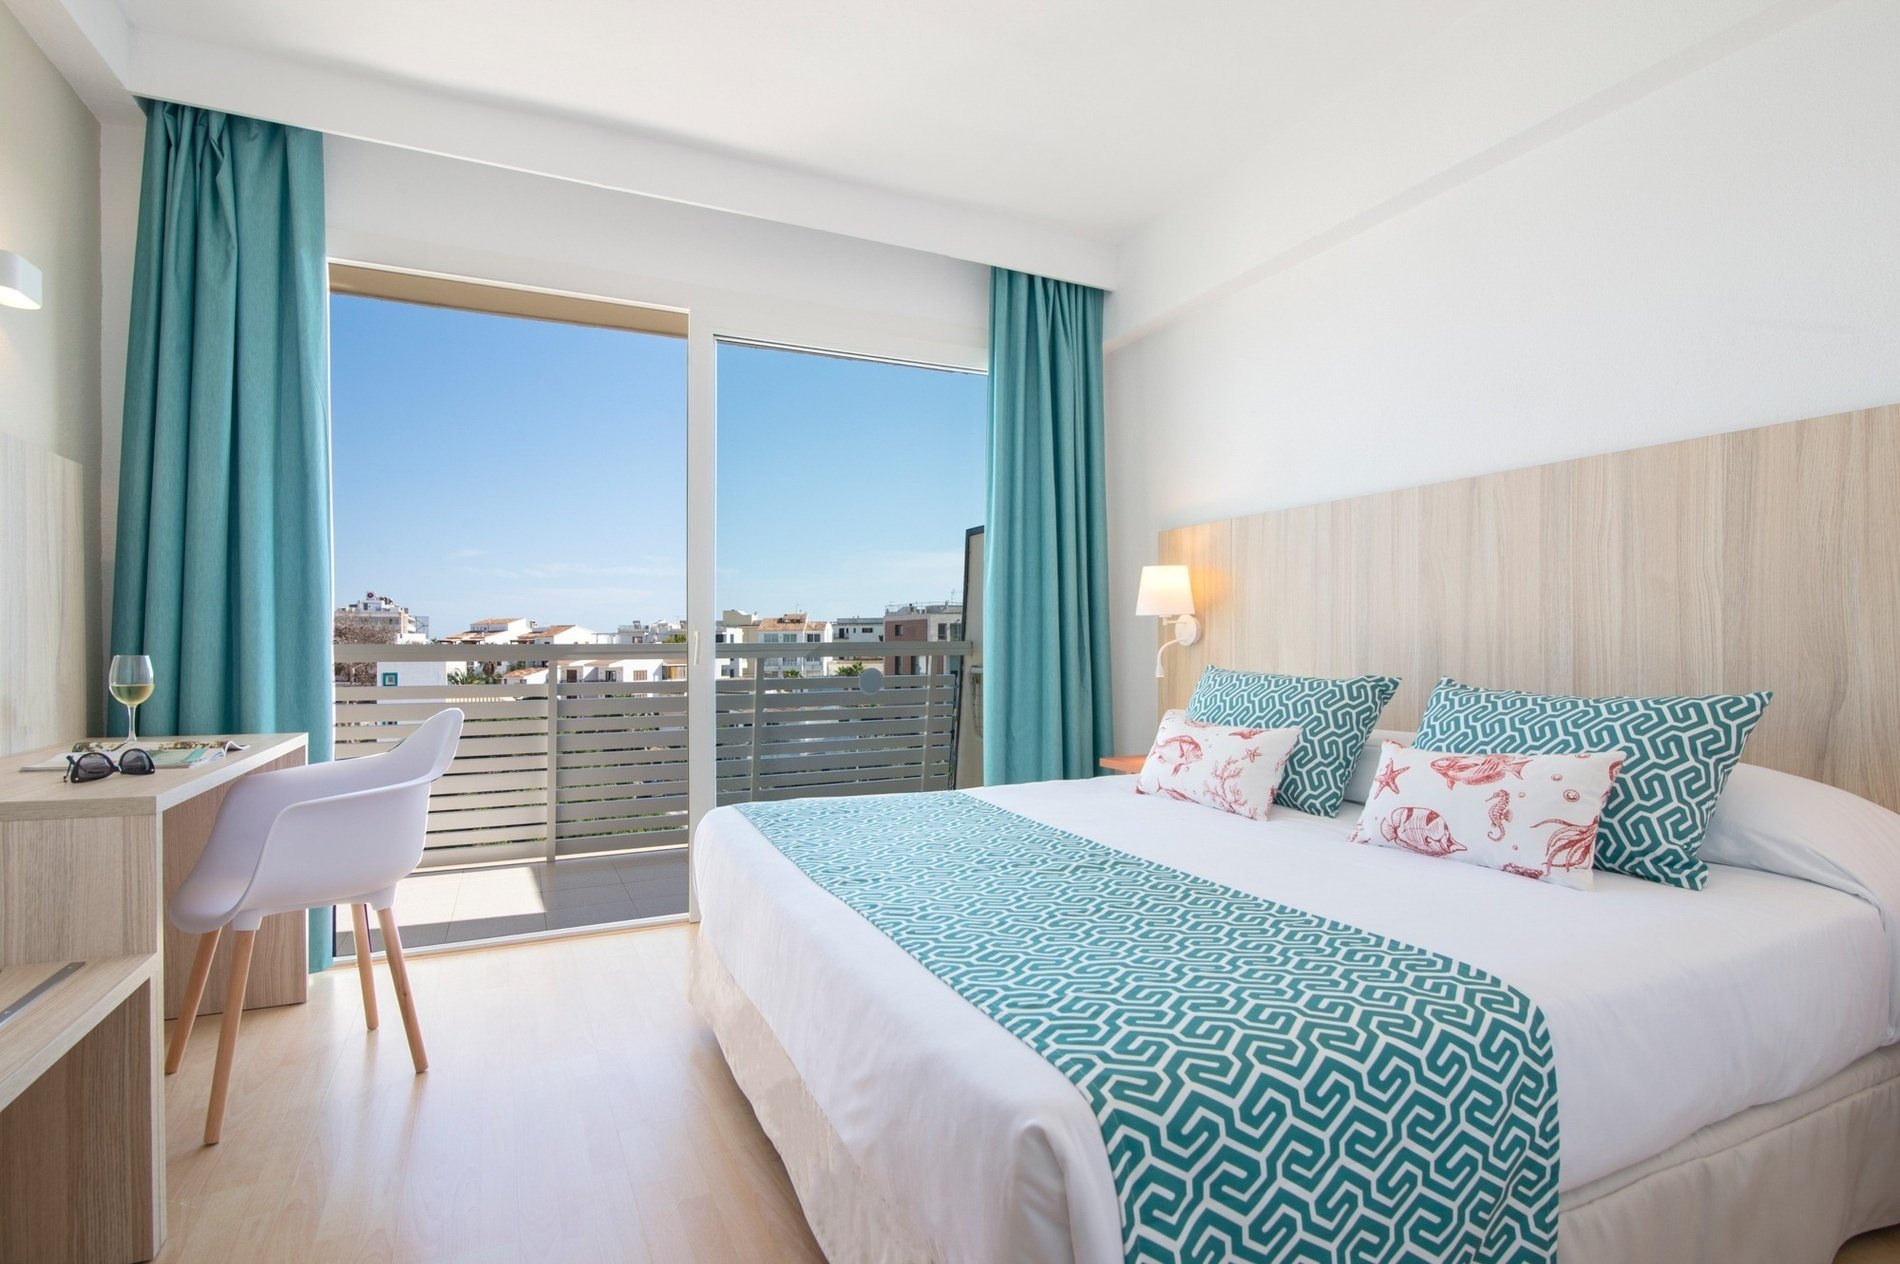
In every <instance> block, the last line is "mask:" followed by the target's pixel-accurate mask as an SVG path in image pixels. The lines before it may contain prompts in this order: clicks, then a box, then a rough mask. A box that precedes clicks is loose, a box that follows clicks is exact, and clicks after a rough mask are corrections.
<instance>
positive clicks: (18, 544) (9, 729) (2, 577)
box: [0, 434, 89, 754]
mask: <svg viewBox="0 0 1900 1264" xmlns="http://www.w3.org/2000/svg"><path fill="white" fill-rule="evenodd" d="M84 473H85V471H84V470H83V468H82V467H81V466H80V465H79V464H78V463H77V462H74V461H69V460H67V459H66V458H65V457H62V456H55V455H54V454H52V453H51V452H47V451H45V450H44V449H41V448H38V447H35V446H34V445H32V444H30V443H26V442H24V441H22V440H20V439H16V438H14V437H13V436H11V435H4V434H0V754H4V753H6V752H9V751H20V750H28V749H31V748H32V747H35V746H47V745H50V744H52V743H54V742H62V741H63V742H71V741H77V740H79V739H80V738H82V737H84V736H86V699H87V689H86V686H87V654H88V652H89V647H88V645H87V642H86V574H85V567H86V561H85V541H86V535H85V517H84V512H85V510H84V506H85V497H84V490H83V479H84Z"/></svg>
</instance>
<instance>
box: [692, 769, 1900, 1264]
mask: <svg viewBox="0 0 1900 1264" xmlns="http://www.w3.org/2000/svg"><path fill="white" fill-rule="evenodd" d="M1771 775H1772V774H1771ZM967 793H969V794H971V795H972V796H974V797H976V798H978V799H980V800H982V801H984V802H987V803H990V804H993V805H995V806H997V807H1000V808H1003V809H1006V810H1007V811H1009V812H1012V813H1016V814H1019V815H1020V816H1023V817H1027V818H1030V819H1031V820H1033V821H1037V822H1041V823H1044V824H1046V825H1049V826H1053V827H1056V828H1058V829H1061V830H1065V831H1068V832H1070V833H1072V834H1076V835H1080V836H1081V837H1082V838H1084V839H1088V840H1092V841H1093V842H1095V843H1098V844H1101V845H1103V846H1105V847H1108V848H1112V849H1114V850H1116V851H1118V852H1123V853H1127V854H1130V855H1134V856H1139V857H1144V858H1146V859H1149V860H1152V861H1155V862H1158V863H1159V864H1161V865H1165V866H1168V867H1169V868H1171V869H1175V870H1179V871H1181V872H1184V873H1187V874H1192V875H1196V876H1198V877H1201V878H1206V879H1210V880H1212V881H1215V882H1219V883H1222V884H1225V885H1226V886H1229V887H1232V888H1235V889H1237V890H1239V891H1242V892H1247V893H1250V894H1253V895H1258V896H1262V897H1265V898H1267V899H1271V900H1274V901H1278V902H1281V903H1283V904H1285V905H1289V906H1292V907H1294V908H1298V909H1303V910H1307V911H1309V912H1311V913H1314V914H1317V915H1320V916H1323V917H1330V918H1335V919H1337V920H1339V921H1341V922H1345V923H1349V924H1351V925H1354V926H1359V927H1363V928H1365V929H1367V930H1370V931H1374V932H1377V933H1379V934H1383V935H1387V936H1390V937H1392V938H1393V939H1395V940H1400V941H1403V942H1405V943H1408V944H1416V945H1419V946H1420V947H1422V948H1426V949H1429V950H1432V951H1434V952H1437V953H1442V954H1444V955H1446V956H1448V957H1452V958H1455V959H1457V960H1459V961H1464V962H1469V963H1470V964H1471V965H1473V966H1476V967H1479V968H1480V969H1482V970H1485V971H1489V972H1490V973H1491V974H1494V975H1496V976H1497V977H1498V978H1501V979H1503V980H1504V981H1505V982H1507V983H1509V984H1510V985H1512V986H1513V987H1515V988H1517V989H1519V990H1520V991H1521V992H1523V993H1524V994H1525V995H1528V996H1529V997H1530V998H1531V999H1532V1000H1533V1001H1535V1002H1536V1004H1537V1006H1538V1007H1539V1008H1540V1009H1541V1010H1542V1012H1543V1015H1544V1017H1545V1019H1546V1020H1547V1022H1548V1028H1549V1034H1550V1044H1551V1056H1552V1058H1553V1061H1554V1067H1555V1073H1556V1080H1557V1084H1558V1116H1559V1119H1560V1145H1561V1150H1560V1159H1561V1167H1560V1177H1559V1190H1560V1198H1561V1202H1560V1208H1561V1210H1560V1214H1559V1217H1558V1243H1559V1252H1560V1257H1561V1258H1562V1259H1563V1260H1564V1261H1565V1264H1597V1262H1604V1264H1608V1262H1609V1261H1632V1260H1663V1259H1668V1260H1680V1261H1696V1260H1707V1261H1711V1262H1713V1261H1717V1260H1721V1261H1743V1262H1746V1261H1760V1262H1761V1264H1800V1262H1801V1261H1809V1260H1812V1261H1815V1262H1816V1264H1823V1262H1825V1261H1827V1260H1830V1259H1831V1258H1832V1255H1833V1253H1834V1250H1835V1249H1836V1247H1837V1246H1838V1245H1839V1243H1840V1242H1841V1241H1843V1240H1844V1239H1845V1238H1847V1237H1849V1236H1851V1235H1853V1234H1854V1233H1857V1232H1861V1231H1863V1230H1865V1229H1868V1228H1873V1227H1878V1226H1880V1225H1884V1224H1888V1223H1894V1222H1896V1221H1900V1051H1896V1049H1895V1047H1894V1045H1893V1043H1892V1041H1893V1037H1894V1034H1895V1032H1896V1030H1897V1026H1896V1024H1897V1023H1900V1013H1896V1006H1895V1002H1894V997H1895V992H1896V986H1895V985H1896V981H1897V979H1900V971H1897V968H1896V965H1895V961H1896V950H1897V949H1900V945H1897V944H1896V942H1895V936H1894V933H1893V927H1894V925H1895V920H1894V908H1893V907H1891V906H1883V900H1884V899H1885V897H1886V895H1887V894H1891V895H1892V899H1891V900H1890V901H1888V902H1887V903H1888V904H1889V905H1900V892H1892V891H1891V890H1890V888H1891V887H1892V886H1893V883H1892V875H1891V874H1888V873H1882V874H1875V875H1872V876H1870V877H1867V878H1866V881H1865V882H1864V883H1863V882H1861V881H1860V880H1859V879H1858V878H1853V879H1851V880H1848V881H1836V880H1832V879H1830V878H1829V877H1828V875H1827V874H1825V873H1815V874H1809V875H1807V876H1806V877H1796V876H1788V875H1786V874H1780V873H1770V872H1762V871H1758V870H1752V869H1747V868H1741V867H1734V866H1716V867H1715V871H1714V876H1713V879H1712V880H1711V881H1710V883H1709V885H1708V887H1707V889H1705V890H1703V891H1699V892H1691V891H1683V890H1679V889H1675V888H1670V887H1665V886H1661V885H1658V884H1655V883H1651V882H1644V881H1640V880H1637V879H1634V878H1628V877H1623V876H1621V875H1617V874H1607V873H1605V874H1599V875H1598V880H1597V889H1596V890H1595V891H1594V892H1589V893H1579V892H1575V891H1567V890H1563V889H1559V888H1556V887H1552V886H1548V885H1546V884H1541V883H1531V882H1524V881H1522V880H1520V879H1518V878H1515V877H1513V876H1511V875H1508V874H1502V873H1498V872H1496V871H1493V870H1488V869H1481V868H1476V867H1472V866H1468V865H1461V864H1447V863H1443V862H1439V861H1435V860H1431V859H1428V858H1425V857H1421V856H1417V855H1413V854H1410V853H1407V852H1403V851H1396V850H1389V849H1382V848H1367V847H1354V846H1351V845H1349V844H1347V843H1346V841H1345V840H1346V836H1347V834H1348V832H1349V829H1350V826H1351V822H1352V820H1353V819H1354V818H1355V817H1356V815H1357V813H1358V811H1359V805H1358V804H1357V803H1348V804H1347V805H1346V807H1345V808H1344V809H1342V811H1341V813H1340V815H1339V817H1337V818H1322V817H1316V816H1310V815H1306V814H1302V813H1297V812H1291V811H1284V810H1281V809H1275V811H1274V814H1273V816H1272V818H1271V819H1270V820H1267V821H1264V822H1259V821H1250V820H1245V819H1242V818H1238V817H1233V816H1227V815H1224V814H1222V813H1218V812H1212V811H1208V810H1206V809H1204V808H1201V807H1198V806H1196V805H1192V804H1185V803H1177V802H1173V801H1170V800H1167V799H1162V798H1156V797H1144V796H1137V795H1135V794H1134V793H1132V786H1131V784H1130V782H1129V781H1128V780H1127V779H1121V778H1102V779H1097V780H1093V781H1079V782H1059V783H1042V784H1035V785H1026V786H1015V787H1005V788H995V789H988V790H977V791H971V792H967ZM693 866H694V880H695V883H696V889H697V898H698V905H699V911H700V915H701V918H702V921H701V925H700V930H699V935H698V939H697V949H696V954H697V955H696V962H695V967H694V969H695V978H694V984H693V986H694V995H695V999H696V1002H697V1003H698V1004H699V1006H700V1008H701V1009H702V1011H703V1012H704V1013H705V1015H706V1016H707V1018H708V1020H709V1022H710V1023H711V1024H712V1026H713V1029H714V1031H715V1033H716V1034H717V1036H718V1039H719V1042H720V1045H721V1047H722V1049H723V1050H724V1052H725V1054H726V1056H727V1059H728V1061H729V1063H730V1064H731V1066H732V1069H733V1073H734V1075H735V1078H736V1079H737V1081H738V1083H739V1084H740V1086H741V1088H742V1089H743V1090H744V1091H745V1092H746V1094H747V1095H748V1097H749V1098H750V1099H751V1101H752V1103H753V1105H754V1107H755V1110H756V1111H757V1113H758V1116H759V1119H760V1122H761V1124H762V1125H763V1126H764V1128H765V1130H766V1132H767V1134H768V1135H769V1136H770V1137H771V1138H772V1140H773V1142H774V1143H775V1145H776V1146H777V1147H778V1149H779V1151H780V1153H781V1155H782V1156H783V1157H784V1159H785V1161H786V1165H787V1168H788V1170H789V1172H790V1174H791V1177H792V1181H793V1184H794V1187H795V1188H796V1189H797V1191H798V1194H799V1197H800V1200H801V1202H802V1204H803V1206H804V1208H805V1210H806V1213H807V1216H808V1219H809V1220H810V1222H811V1225H812V1229H813V1232H814V1233H815V1234H816V1236H817V1238H818V1240H819V1241H820V1243H821V1244H822V1245H823V1246H824V1248H825V1250H826V1253H827V1255H828V1256H829V1257H830V1258H832V1259H833V1260H834V1261H853V1260H944V1261H952V1260H957V1261H1000V1260H1008V1261H1021V1262H1023V1264H1044V1262H1048V1264H1053V1262H1055V1261H1077V1262H1086V1264H1095V1262H1097V1261H1102V1262H1106V1261H1111V1260H1120V1259H1122V1258H1123V1243H1122V1235H1121V1221H1120V1218H1119V1213H1118V1207H1117V1193H1116V1186H1115V1181H1114V1179H1113V1177H1112V1175H1111V1172H1110V1167H1109V1160H1108V1157H1107V1153H1106V1150H1105V1148H1104V1141H1103V1133H1102V1131H1101V1129H1100V1127H1099V1126H1098V1123H1097V1121H1096V1118H1095V1117H1094V1116H1093V1115H1092V1114H1091V1112H1090V1110H1089V1109H1088V1106H1087V1103H1086V1102H1085V1101H1084V1099H1083V1097H1082V1095H1081V1094H1080V1093H1079V1092H1078V1091H1077V1089H1076V1087H1075V1085H1074V1084H1072V1083H1071V1082H1070V1080H1069V1079H1067V1078H1065V1077H1064V1075H1063V1074H1061V1073H1060V1072H1058V1071H1057V1070H1056V1069H1055V1067H1053V1066H1052V1065H1051V1064H1050V1063H1049V1062H1048V1061H1045V1060H1044V1059H1043V1057H1041V1056H1040V1055H1038V1054H1037V1053H1036V1052H1034V1051H1032V1050H1031V1049H1030V1048H1029V1047H1028V1046H1027V1045H1025V1044H1024V1043H1022V1042H1021V1041H1020V1040H1018V1039H1017V1038H1016V1037H1015V1036H1013V1035H1011V1034H1010V1033H1009V1032H1008V1031H1005V1030H1004V1029H1003V1028H1002V1027H1000V1026H998V1025H997V1024H996V1023H995V1022H993V1021H991V1019H990V1018H989V1017H987V1016H986V1015H985V1014H984V1013H982V1012H981V1011H979V1010H978V1009H977V1008H974V1007H973V1006H972V1005H971V1004H969V1003H968V1002H966V1001H965V1000H964V999H963V998H962V997H960V996H959V995H958V994H957V993H956V992H954V991H952V990H951V989H950V988H949V987H948V986H946V985H945V984H944V983H943V982H941V981H940V980H939V979H938V978H937V977H936V976H935V975H933V974H932V973H931V972H930V970H928V969H926V968H925V967H924V966H923V965H921V964H920V963H919V962H918V961H917V960H915V959H913V957H912V956H910V955H909V954H907V953H906V952H905V951H904V949H902V948H900V947H899V946H898V945H897V944H896V943H894V942H892V940H891V939H890V938H888V937H887V936H886V935H885V934H883V933H881V932H880V931H879V930H878V929H877V928H876V927H874V926H873V925H872V924H871V923H870V922H868V921H866V920H865V919H864V918H863V917H861V916H859V915H858V914H857V913H856V912H854V911H853V910H852V909H851V908H850V907H847V906H846V905H845V904H844V903H841V902H840V900H839V899H838V898H836V897H834V896H833V895H831V894H830V893H828V892H827V891H826V890H825V889H823V888H822V887H820V886H819V885H818V884H816V883H815V882H813V881H812V880H811V879H810V878H808V877H807V876H806V875H805V873H804V872H803V871H801V869H800V868H799V867H798V866H797V865H795V864H794V863H792V861H791V860H789V859H788V858H787V857H786V855H784V854H783V853H782V852H781V851H780V850H779V849H778V848H776V847H775V846H774V845H773V843H772V842H770V841H768V840H767V838H766V837H765V836H764V835H762V834H761V833H760V831H759V830H758V829H757V828H755V826H754V824H753V823H752V822H751V821H750V820H748V818H747V817H746V816H744V815H742V814H741V812H740V811H739V810H737V809H730V808H728V809H720V810H718V811H716V812H714V813H711V814H709V815H708V816H707V817H706V819H705V820H704V822H703V823H702V824H701V826H700V829H699V831H698V833H697V835H696V838H695V848H694V858H693ZM1823 868H1825V866H1823ZM1814 877H1820V878H1822V880H1820V881H1816V880H1809V878H1814ZM1883 884H1884V885H1883ZM1841 887H1847V888H1850V889H1837V888H1841ZM1584 961H1588V962H1589V963H1590V964H1589V966H1588V968H1584V967H1583V966H1582V965H1580V962H1584Z"/></svg>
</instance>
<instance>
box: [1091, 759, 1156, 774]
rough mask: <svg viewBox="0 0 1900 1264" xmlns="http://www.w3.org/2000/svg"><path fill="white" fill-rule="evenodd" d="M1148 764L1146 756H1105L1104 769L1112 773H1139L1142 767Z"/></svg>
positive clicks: (1102, 762)
mask: <svg viewBox="0 0 1900 1264" xmlns="http://www.w3.org/2000/svg"><path fill="white" fill-rule="evenodd" d="M1147 762H1148V757H1147V756H1146V755H1104V756H1102V760H1101V764H1102V767H1104V768H1106V769H1108V771H1110V772H1125V773H1138V772H1140V771H1141V766H1142V765H1143V764H1145V763H1147Z"/></svg>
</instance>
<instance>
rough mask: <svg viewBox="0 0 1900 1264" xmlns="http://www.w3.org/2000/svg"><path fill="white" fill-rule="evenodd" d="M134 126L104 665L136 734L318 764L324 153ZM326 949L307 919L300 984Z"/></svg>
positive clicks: (278, 141)
mask: <svg viewBox="0 0 1900 1264" xmlns="http://www.w3.org/2000/svg"><path fill="white" fill-rule="evenodd" d="M144 106H145V114H146V123H145V174H144V182H143V185H142V187H141V189H140V194H139V228H138V254H137V259H136V263H135V265H134V271H133V276H132V324H131V345H130V348H129V350H128V352H127V355H126V374H125V432H124V442H123V446H122V448H121V451H120V473H119V521H118V545H117V549H118V554H117V564H116V567H117V568H116V571H115V573H114V576H113V601H112V652H113V653H115V654H138V653H143V654H149V655H151V657H152V666H153V668H154V672H155V675H156V677H157V686H158V687H157V688H156V689H155V690H154V691H153V694H152V698H151V700H150V701H149V702H147V703H146V704H145V705H144V706H142V707H140V708H139V730H140V732H141V734H144V733H151V734H154V735H157V734H168V733H229V732H240V733H243V732H249V733H275V732H304V733H308V734H309V735H310V758H311V759H312V760H313V761H314V760H324V759H328V758H329V757H330V733H331V725H332V722H333V721H332V711H331V702H332V686H331V665H330V612H331V600H330V414H329V350H328V347H327V340H328V329H327V326H326V311H327V303H326V292H327V283H326V277H325V258H324V232H323V138H322V136H321V135H319V134H318V133H316V132H309V131H304V130H302V129H300V128H294V127H284V126H281V125H279V124H276V123H264V122H259V121H258V120H256V119H248V118H242V117H239V116H238V115H234V114H220V113H216V112H213V111H209V110H200V109H195V108H193V107H190V106H183V105H173V104H169V103H166V102H162V101H149V102H145V103H144ZM107 710H108V713H109V714H110V713H111V712H114V711H116V712H118V714H117V715H116V716H115V717H114V723H115V724H116V725H118V727H119V731H120V732H123V731H124V722H125V720H124V712H123V709H121V708H117V707H108V708H107ZM331 943H332V940H331V928H330V911H329V910H328V909H325V910H321V911H320V912H319V911H314V910H313V912H312V915H311V919H310V964H311V968H312V969H321V968H322V967H324V966H327V965H329V964H330V961H331Z"/></svg>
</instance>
